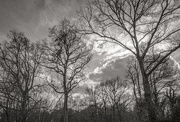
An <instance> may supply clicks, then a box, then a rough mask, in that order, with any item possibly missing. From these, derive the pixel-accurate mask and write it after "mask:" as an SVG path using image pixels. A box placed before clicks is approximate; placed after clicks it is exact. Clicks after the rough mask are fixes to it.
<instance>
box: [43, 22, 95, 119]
mask: <svg viewBox="0 0 180 122" xmlns="http://www.w3.org/2000/svg"><path fill="white" fill-rule="evenodd" d="M49 34H50V35H49V36H50V37H51V39H52V41H51V43H50V45H48V44H46V45H45V49H46V55H45V56H44V57H45V59H44V60H45V62H44V64H43V65H44V66H45V67H46V68H48V69H50V70H51V71H54V72H56V73H57V74H58V76H59V79H58V81H56V80H54V79H51V81H50V82H49V85H50V86H51V87H52V88H53V89H54V91H55V92H57V93H59V94H63V95H64V122H68V95H69V93H70V92H71V91H72V90H73V89H74V88H75V87H76V86H77V85H78V83H79V82H80V81H82V80H83V78H84V74H83V69H84V67H85V66H86V64H87V63H88V62H89V61H90V60H91V57H92V55H91V46H88V45H87V44H86V43H85V42H84V41H83V40H82V38H81V36H80V35H78V31H77V29H76V27H75V25H72V24H70V21H68V20H66V19H64V20H63V21H62V22H61V23H60V24H59V25H56V26H54V27H52V28H50V30H49Z"/></svg>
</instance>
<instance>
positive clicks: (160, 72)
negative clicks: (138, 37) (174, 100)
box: [127, 55, 178, 121]
mask: <svg viewBox="0 0 180 122" xmlns="http://www.w3.org/2000/svg"><path fill="white" fill-rule="evenodd" d="M152 56H154V57H155V55H149V57H148V56H147V57H146V58H147V59H146V60H145V61H146V62H148V61H149V58H150V59H151V57H152ZM147 64H148V63H147ZM174 66H175V64H174V62H173V60H172V59H171V58H167V59H166V60H164V61H163V62H162V63H161V64H160V65H159V66H158V68H157V69H155V70H154V71H153V72H152V74H151V75H150V76H149V82H150V88H151V95H152V101H153V103H154V107H155V108H156V115H157V117H158V118H159V119H163V118H164V119H165V114H164V112H165V110H164V109H165V106H166V100H165V98H164V95H163V94H166V95H168V94H167V92H165V91H167V89H172V88H171V87H173V86H175V84H176V82H177V79H176V77H175V76H176V75H177V73H178V72H177V68H176V67H174ZM127 78H128V79H129V80H131V81H132V84H133V92H134V96H135V100H136V104H137V105H138V104H141V103H142V102H143V101H144V97H142V94H143V89H142V79H141V78H140V68H139V65H138V62H137V60H136V59H135V57H133V56H131V57H130V59H129V63H128V69H127ZM166 95H165V96H166ZM142 109H144V108H139V110H140V111H139V112H138V116H139V120H140V121H141V119H142V116H143V114H144V113H143V112H141V110H142ZM139 114H140V115H139Z"/></svg>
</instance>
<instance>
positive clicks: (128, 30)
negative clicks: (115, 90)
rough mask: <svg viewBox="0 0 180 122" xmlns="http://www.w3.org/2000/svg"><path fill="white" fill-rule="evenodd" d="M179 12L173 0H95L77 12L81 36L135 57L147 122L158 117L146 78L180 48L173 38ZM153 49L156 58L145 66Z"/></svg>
mask: <svg viewBox="0 0 180 122" xmlns="http://www.w3.org/2000/svg"><path fill="white" fill-rule="evenodd" d="M179 10H180V5H179V3H178V1H175V0H94V1H93V2H92V3H88V4H87V6H86V7H85V8H84V9H82V10H80V12H79V16H80V22H81V32H82V33H83V34H95V35H97V36H99V37H100V38H99V40H101V41H104V42H111V43H114V44H117V45H120V46H121V47H122V48H124V49H126V50H128V51H130V52H131V53H132V54H133V55H134V56H135V57H136V58H137V61H138V65H139V67H140V72H141V76H142V80H143V90H144V98H145V103H146V105H147V109H148V117H149V121H150V122H156V121H157V117H156V114H155V108H154V105H153V101H152V95H151V88H150V82H149V76H150V75H151V74H152V72H153V71H154V70H155V69H156V68H157V67H158V66H159V65H160V64H161V63H162V62H163V61H164V60H166V58H167V57H168V56H169V55H170V54H172V53H173V52H174V51H176V50H177V49H179V48H180V44H179V39H178V38H175V35H176V34H177V33H178V32H179V31H180V28H179V26H177V25H178V21H177V20H178V18H179ZM175 23H176V24H175ZM121 35H125V36H126V37H128V38H129V41H130V42H131V44H129V43H127V41H123V40H122V39H120V37H122V36H121ZM97 40H98V39H97ZM162 45H163V47H164V48H162ZM160 47H161V48H160ZM153 48H154V49H155V50H156V51H155V52H156V53H157V54H158V55H157V56H156V57H152V58H151V59H150V60H149V61H148V63H149V64H148V65H145V58H146V56H147V55H149V54H151V53H152V52H151V51H152V50H153ZM146 64H147V63H146Z"/></svg>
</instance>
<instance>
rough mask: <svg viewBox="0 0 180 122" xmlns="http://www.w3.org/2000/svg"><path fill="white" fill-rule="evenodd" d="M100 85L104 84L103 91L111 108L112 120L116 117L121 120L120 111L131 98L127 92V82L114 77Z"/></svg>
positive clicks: (124, 108) (121, 111) (125, 107)
mask: <svg viewBox="0 0 180 122" xmlns="http://www.w3.org/2000/svg"><path fill="white" fill-rule="evenodd" d="M101 86H105V93H106V96H107V97H108V98H107V104H108V105H109V106H110V107H111V108H112V119H113V120H112V121H113V122H115V121H117V120H116V118H118V121H120V122H121V121H122V113H123V111H124V110H126V109H127V106H128V105H129V104H130V103H131V100H132V99H131V98H130V97H131V96H130V94H129V93H128V92H127V90H128V83H127V82H125V81H123V80H122V79H120V78H119V77H116V78H113V79H110V80H107V81H106V82H103V83H102V84H101ZM116 114H117V115H116Z"/></svg>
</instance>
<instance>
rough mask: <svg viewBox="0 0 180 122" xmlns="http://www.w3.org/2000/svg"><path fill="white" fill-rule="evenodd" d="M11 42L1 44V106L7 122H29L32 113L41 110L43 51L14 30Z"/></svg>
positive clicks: (9, 36) (9, 40) (9, 35)
mask: <svg viewBox="0 0 180 122" xmlns="http://www.w3.org/2000/svg"><path fill="white" fill-rule="evenodd" d="M7 37H8V40H6V41H4V42H2V43H1V44H0V53H1V54H0V72H1V73H0V74H1V75H0V92H1V94H0V97H1V101H0V107H2V108H3V110H4V112H5V113H6V120H4V121H7V122H12V121H13V122H14V121H15V122H26V120H27V118H28V115H29V114H30V112H31V111H33V110H35V109H38V108H39V107H40V106H39V103H40V102H41V97H39V91H40V89H41V88H42V85H41V84H38V83H37V80H39V79H38V77H39V75H40V73H41V67H40V62H41V59H42V54H43V50H42V48H41V46H40V44H38V43H31V42H30V41H29V39H27V38H26V37H25V36H24V34H23V33H21V32H17V31H15V30H11V31H10V32H9V34H8V35H7Z"/></svg>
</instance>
